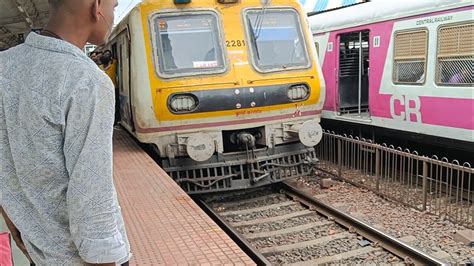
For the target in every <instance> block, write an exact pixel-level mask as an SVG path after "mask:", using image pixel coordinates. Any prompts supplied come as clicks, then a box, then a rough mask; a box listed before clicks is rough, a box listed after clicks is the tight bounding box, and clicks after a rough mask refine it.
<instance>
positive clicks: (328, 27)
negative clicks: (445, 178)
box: [309, 0, 474, 159]
mask: <svg viewBox="0 0 474 266" xmlns="http://www.w3.org/2000/svg"><path fill="white" fill-rule="evenodd" d="M473 6H474V5H473V3H472V1H470V0H452V1H446V0H435V1H411V0H401V1H397V2H396V3H394V2H390V1H384V0H372V1H369V2H366V3H361V4H357V5H354V6H349V7H345V8H341V9H338V10H333V11H329V12H323V13H319V14H316V15H314V16H310V17H309V22H310V26H311V30H312V33H313V41H314V44H315V46H316V49H317V50H318V56H319V61H320V63H321V68H322V71H323V75H324V79H325V81H326V98H325V103H324V107H323V111H322V125H323V128H325V129H328V130H334V131H336V132H341V133H350V134H354V135H356V136H357V135H359V136H360V135H362V136H364V137H365V138H368V139H374V138H375V141H377V139H376V138H377V136H385V137H384V138H385V139H388V140H389V141H391V140H393V139H395V138H398V139H400V140H402V141H406V142H408V141H409V143H410V144H417V143H420V144H421V143H424V144H430V145H435V146H438V147H444V148H446V149H452V150H458V151H459V152H464V151H467V152H471V153H470V154H471V155H470V156H471V159H472V152H473V151H474V99H473V98H474V97H473V95H474V88H473V85H474V20H473V16H472V14H473ZM386 136H388V138H387V137H386ZM406 142H403V143H406ZM446 149H445V150H446ZM456 154H458V153H456Z"/></svg>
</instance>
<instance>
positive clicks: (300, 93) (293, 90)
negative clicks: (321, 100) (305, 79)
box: [288, 84, 309, 102]
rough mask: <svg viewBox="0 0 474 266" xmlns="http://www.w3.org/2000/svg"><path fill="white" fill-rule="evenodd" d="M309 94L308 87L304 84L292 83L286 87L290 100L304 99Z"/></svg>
mask: <svg viewBox="0 0 474 266" xmlns="http://www.w3.org/2000/svg"><path fill="white" fill-rule="evenodd" d="M308 96H309V88H308V86H307V85H305V84H298V85H293V86H291V87H290V88H289V89H288V99H289V100H290V101H292V102H294V101H302V100H306V99H307V98H308Z"/></svg>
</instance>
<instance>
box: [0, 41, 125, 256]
mask: <svg viewBox="0 0 474 266" xmlns="http://www.w3.org/2000/svg"><path fill="white" fill-rule="evenodd" d="M113 108H114V91H113V85H112V83H111V82H110V80H109V79H108V78H107V77H106V76H105V74H103V73H102V72H101V71H100V70H99V69H98V67H97V66H96V65H95V64H94V63H93V62H92V61H91V60H90V59H88V58H87V57H86V56H85V55H84V54H82V53H81V50H80V49H78V48H77V47H74V46H73V45H72V44H69V43H66V42H64V41H61V40H57V39H53V38H50V37H45V36H39V35H36V34H33V33H32V34H30V36H28V38H27V40H26V43H25V44H23V45H20V46H18V47H15V48H12V49H10V50H7V51H5V52H2V53H0V169H1V173H0V177H1V184H2V198H1V201H0V204H1V205H3V206H4V209H5V211H6V213H7V214H8V216H9V217H10V219H11V220H12V221H13V222H14V224H15V225H16V227H17V228H18V230H19V231H20V232H21V233H22V237H23V240H24V242H25V245H26V247H27V250H28V252H29V253H30V255H31V257H32V259H33V260H34V261H35V263H37V264H40V265H43V264H44V265H56V264H67V265H70V264H82V263H83V262H84V260H86V261H88V262H91V263H93V262H95V261H98V262H100V261H104V260H105V261H116V262H125V261H127V260H128V257H129V245H128V240H127V238H126V234H125V229H124V225H123V220H122V218H121V214H120V210H119V207H118V203H117V197H116V193H115V189H114V187H113V182H112V162H111V158H112V143H111V140H112V126H113V117H114V109H113ZM105 248H106V249H107V250H105Z"/></svg>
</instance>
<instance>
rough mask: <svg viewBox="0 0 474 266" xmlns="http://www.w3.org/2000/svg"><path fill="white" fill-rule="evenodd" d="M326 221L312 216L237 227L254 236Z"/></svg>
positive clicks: (240, 230)
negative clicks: (254, 234)
mask: <svg viewBox="0 0 474 266" xmlns="http://www.w3.org/2000/svg"><path fill="white" fill-rule="evenodd" d="M321 221H326V220H325V219H323V218H322V217H321V216H318V215H314V214H310V215H304V216H298V217H294V218H291V219H286V220H282V221H278V222H273V223H265V224H257V225H250V226H239V227H237V231H239V232H240V233H242V234H253V233H259V232H269V231H275V230H281V229H286V228H290V227H294V226H298V225H303V224H308V223H313V222H321Z"/></svg>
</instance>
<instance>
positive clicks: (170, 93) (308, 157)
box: [105, 0, 325, 194]
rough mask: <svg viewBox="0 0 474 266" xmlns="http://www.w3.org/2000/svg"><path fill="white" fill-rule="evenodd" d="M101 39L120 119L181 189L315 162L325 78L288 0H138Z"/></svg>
mask: <svg viewBox="0 0 474 266" xmlns="http://www.w3.org/2000/svg"><path fill="white" fill-rule="evenodd" d="M105 48H106V49H110V50H111V51H112V54H113V55H114V57H115V59H116V60H117V77H118V85H117V87H118V88H117V89H118V91H119V106H120V107H119V109H120V110H119V111H120V124H121V125H122V126H123V127H124V128H125V129H126V130H127V131H128V132H130V134H132V135H133V136H134V137H135V138H136V139H137V140H138V141H139V142H141V143H144V144H146V145H148V146H149V147H152V150H153V151H154V152H155V154H158V156H159V161H160V164H161V167H162V168H163V169H164V170H165V171H166V172H167V173H168V174H169V175H170V176H171V177H172V178H173V179H174V180H175V181H176V182H177V183H178V184H179V185H180V186H181V188H182V189H183V190H185V191H186V192H187V193H189V194H198V193H209V192H216V191H225V190H237V189H247V188H252V187H257V186H262V185H265V184H271V183H274V182H279V181H282V180H285V179H288V178H292V177H296V176H301V175H308V174H310V173H311V171H312V169H313V167H314V165H315V164H316V163H317V158H316V154H315V150H314V146H315V145H317V144H318V143H319V141H320V140H321V138H322V134H323V131H322V128H321V126H320V117H321V111H322V108H323V103H324V86H325V83H324V78H323V76H322V72H321V69H320V65H319V63H318V59H317V54H316V49H315V47H314V45H313V40H312V34H311V31H310V27H309V23H308V21H307V16H306V13H305V11H304V10H303V9H302V8H301V5H300V3H299V2H298V1H296V0H248V1H247V0H246V1H239V0H199V1H198V0H166V1H157V0H156V1H152V0H144V1H143V2H141V3H139V4H138V5H136V6H135V7H134V8H133V9H132V10H131V11H130V12H129V14H128V15H127V16H126V17H124V19H122V20H121V22H120V23H119V24H118V25H117V26H116V27H115V29H114V30H113V32H112V34H111V36H110V38H109V41H108V43H107V44H106V46H105ZM288 51H291V52H288Z"/></svg>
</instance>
